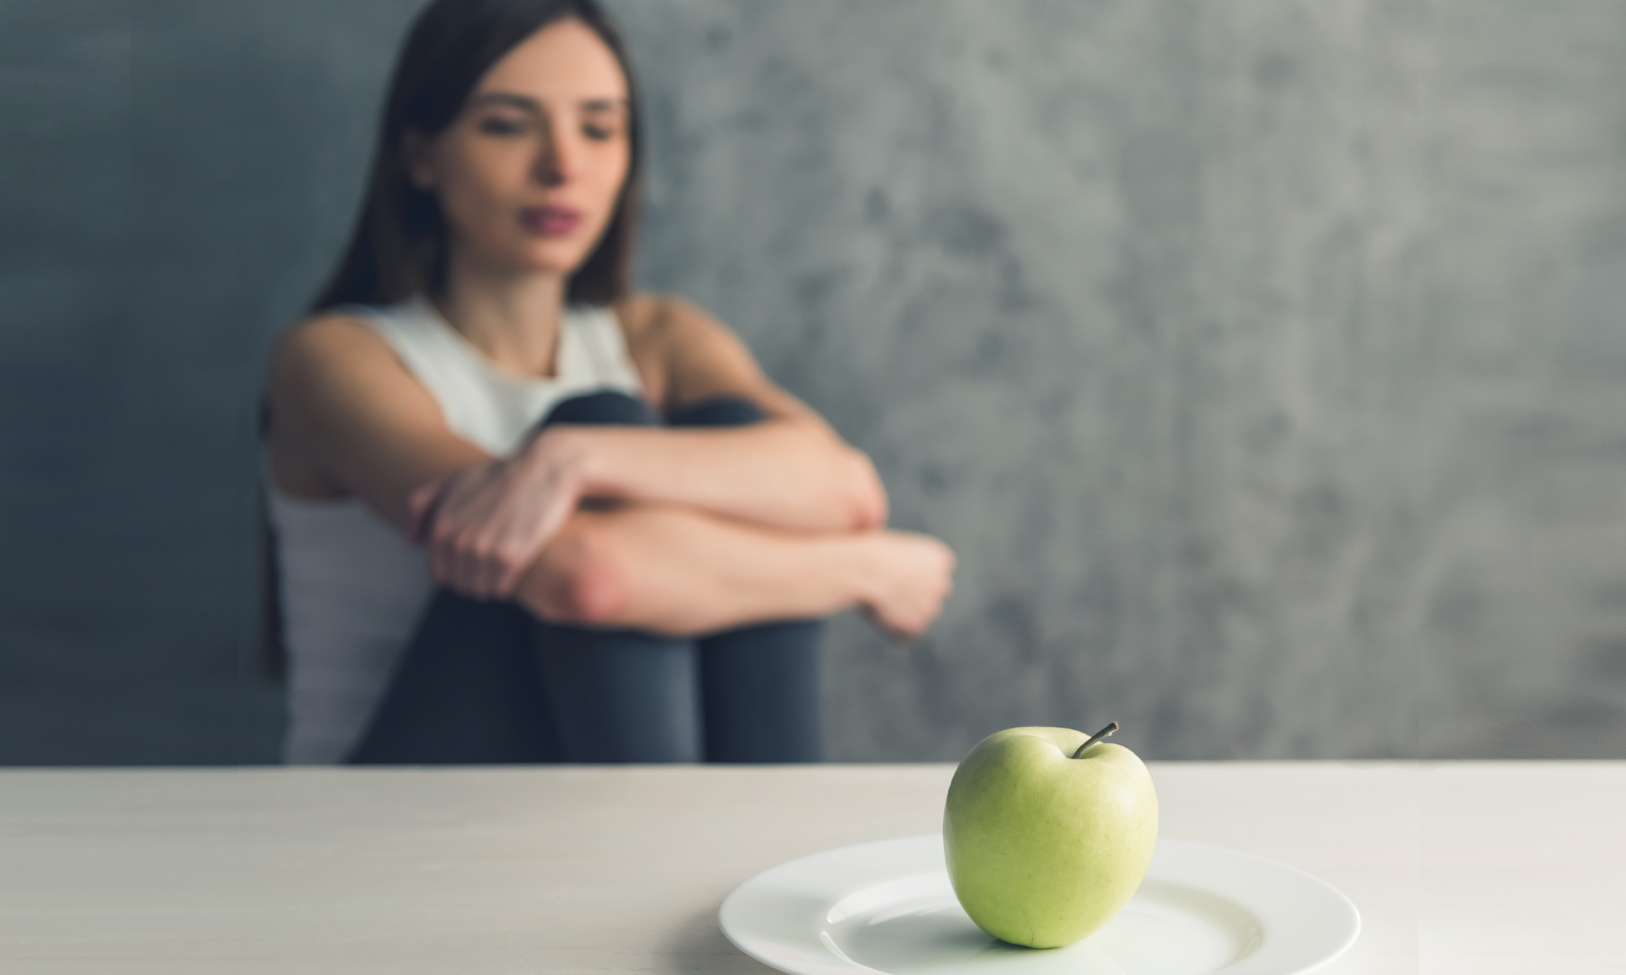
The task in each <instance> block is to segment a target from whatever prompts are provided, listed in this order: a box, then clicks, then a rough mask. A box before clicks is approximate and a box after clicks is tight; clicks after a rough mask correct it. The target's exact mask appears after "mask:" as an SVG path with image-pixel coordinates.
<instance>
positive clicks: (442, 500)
mask: <svg viewBox="0 0 1626 975" xmlns="http://www.w3.org/2000/svg"><path fill="white" fill-rule="evenodd" d="M580 446H581V445H580V444H579V443H577V441H576V439H575V438H572V437H569V436H568V435H566V434H565V431H563V430H549V431H545V432H544V433H542V434H540V435H539V436H537V437H536V438H535V439H533V440H532V441H531V442H530V443H528V444H527V445H526V446H525V447H524V448H522V449H521V450H520V451H519V452H518V453H516V454H515V455H514V456H512V457H505V458H499V459H497V460H493V461H491V462H489V463H485V464H476V465H474V466H472V467H465V468H462V469H460V470H456V471H453V472H452V473H450V474H448V475H446V476H445V477H442V478H440V479H439V480H436V481H432V482H430V483H429V484H426V485H424V486H423V487H421V488H419V489H417V490H416V491H414V492H413V493H412V497H411V500H410V502H409V504H410V508H411V515H412V525H411V531H410V532H409V537H410V538H411V540H412V542H413V543H414V544H421V545H424V546H425V547H426V548H427V549H428V552H427V555H428V559H429V572H430V575H431V576H432V577H433V578H434V580H435V582H436V583H438V584H440V585H443V586H448V587H450V588H452V589H455V590H457V591H458V592H460V593H462V594H464V595H466V596H472V597H474V598H476V599H505V598H508V597H510V596H512V595H513V594H514V589H515V587H516V586H517V585H518V583H519V579H520V576H521V575H523V574H524V572H525V570H526V569H527V568H528V567H529V566H530V564H531V562H532V561H534V560H535V559H536V557H537V555H538V553H540V552H541V551H542V549H543V548H544V547H545V546H546V545H547V544H548V542H549V541H550V540H552V538H553V536H554V535H555V534H557V533H558V531H559V528H560V527H561V526H562V525H563V524H564V523H565V520H566V519H567V518H569V517H570V515H571V513H572V512H574V511H575V510H576V506H577V505H578V504H579V503H580V501H581V498H582V490H583V483H584V478H583V476H582V463H581V461H582V451H581V449H580Z"/></svg>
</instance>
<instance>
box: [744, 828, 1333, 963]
mask: <svg viewBox="0 0 1626 975" xmlns="http://www.w3.org/2000/svg"><path fill="white" fill-rule="evenodd" d="M719 920H720V921H721V922H722V928H723V933H724V934H725V935H727V936H728V940H730V941H732V942H734V944H735V946H736V947H738V948H739V949H740V950H741V951H743V952H745V953H746V954H748V955H750V956H751V957H752V958H755V959H757V960H758V961H760V962H763V963H765V964H768V965H772V966H773V967H774V968H777V969H779V970H780V971H783V972H791V973H793V975H836V973H843V975H848V973H852V972H863V971H868V972H883V973H888V975H938V973H947V972H976V973H979V975H982V973H987V975H995V973H1013V975H1017V973H1019V975H1049V973H1052V972H1055V973H1059V972H1068V973H1070V975H1151V973H1156V975H1206V973H1209V972H1218V971H1220V970H1221V969H1223V970H1224V971H1225V972H1226V975H1298V973H1302V972H1310V971H1314V970H1315V969H1317V968H1320V967H1321V966H1323V965H1326V964H1327V963H1329V962H1331V961H1332V960H1333V959H1335V958H1337V957H1338V956H1339V955H1342V954H1343V953H1344V952H1345V951H1348V950H1349V946H1350V945H1352V944H1354V943H1355V937H1356V935H1358V934H1359V933H1360V930H1361V918H1360V914H1359V913H1358V912H1357V911H1356V910H1355V905H1354V904H1352V903H1350V901H1349V898H1347V897H1345V896H1344V895H1343V894H1341V893H1339V892H1338V890H1337V889H1336V888H1334V887H1332V886H1331V885H1329V884H1327V883H1325V882H1324V881H1321V880H1317V879H1316V878H1315V877H1312V876H1310V875H1309V874H1307V873H1304V872H1303V871H1300V870H1295V869H1293V868H1292V867H1288V866H1284V865H1283V864H1280V863H1276V862H1274V861H1271V860H1264V859H1261V858H1259V857H1255V856H1249V855H1248V854H1246V853H1237V852H1236V851H1234V850H1226V849H1222V848H1220V847H1217V846H1205V845H1203V844H1200V843H1182V842H1180V841H1178V840H1158V843H1157V852H1156V854H1155V855H1154V856H1153V857H1152V866H1151V869H1150V870H1148V871H1147V873H1146V879H1145V880H1144V881H1142V883H1141V885H1140V889H1139V890H1138V891H1136V892H1135V896H1134V897H1133V898H1132V899H1131V900H1130V901H1129V904H1128V905H1127V906H1125V907H1124V909H1123V912H1122V913H1120V914H1119V915H1118V916H1117V917H1116V918H1114V919H1113V920H1112V922H1111V923H1110V924H1108V925H1107V926H1106V927H1104V928H1102V929H1101V930H1100V931H1097V932H1096V933H1095V934H1093V935H1091V936H1090V937H1088V938H1085V939H1084V940H1083V941H1080V942H1079V943H1077V944H1075V945H1071V946H1069V947H1066V948H1055V949H1051V950H1047V951H1035V950H1033V949H1031V948H1018V947H1014V946H1012V945H1008V944H1005V943H1004V942H1002V941H998V940H995V939H994V938H992V937H990V936H989V935H987V934H984V933H983V932H982V931H981V930H980V929H979V928H978V927H977V926H976V925H975V924H972V923H971V919H970V918H969V917H967V916H966V913H965V911H963V910H961V908H960V903H959V901H958V900H956V899H955V897H954V889H953V888H952V887H951V886H949V879H948V872H947V870H946V869H945V868H944V866H943V840H942V837H940V836H914V837H910V838H908V839H901V840H885V841H883V842H880V843H865V844H863V845H862V846H849V847H846V848H844V849H840V850H831V851H829V852H827V853H820V854H817V855H815V856H810V857H804V858H803V859H800V860H793V861H791V862H790V863H786V864H782V865H780V866H777V867H774V868H773V869H772V870H769V871H766V872H765V873H761V874H758V875H757V876H755V877H752V878H751V879H750V880H747V881H746V882H745V883H743V884H741V885H740V886H739V887H737V888H735V890H734V892H733V893H732V894H730V895H728V899H727V900H725V901H723V907H722V911H721V913H720V916H719Z"/></svg>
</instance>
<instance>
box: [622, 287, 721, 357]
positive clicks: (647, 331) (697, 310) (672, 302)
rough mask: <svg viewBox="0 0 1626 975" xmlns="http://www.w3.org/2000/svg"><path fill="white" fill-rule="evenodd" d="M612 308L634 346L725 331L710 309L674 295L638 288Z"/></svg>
mask: <svg viewBox="0 0 1626 975" xmlns="http://www.w3.org/2000/svg"><path fill="white" fill-rule="evenodd" d="M613 308H614V310H615V314H616V318H618V319H619V320H620V322H621V328H622V330H623V331H624V332H625V333H626V336H627V342H628V344H629V345H631V346H632V347H633V348H634V349H638V348H646V347H659V346H663V345H666V344H667V343H669V342H671V341H672V340H674V339H682V338H691V339H692V338H693V337H695V336H696V335H702V334H708V333H710V334H715V333H717V332H727V331H728V328H727V326H725V325H724V324H723V323H722V322H720V321H718V320H717V318H716V317H715V316H713V315H712V314H711V313H709V312H707V311H706V310H705V309H703V308H701V307H700V306H699V305H696V304H695V303H694V302H692V301H689V300H688V299H686V298H681V297H679V296H677V295H671V294H660V293H655V292H640V293H638V294H632V295H628V296H627V297H625V298H622V299H621V300H620V301H618V302H616V303H615V305H614V306H613Z"/></svg>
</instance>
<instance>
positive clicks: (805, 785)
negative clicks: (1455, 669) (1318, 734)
mask: <svg viewBox="0 0 1626 975" xmlns="http://www.w3.org/2000/svg"><path fill="white" fill-rule="evenodd" d="M1151 769H1152V775H1153V779H1154V781H1155V782H1156V784H1157V788H1158V794H1159V802H1160V808H1161V821H1162V829H1161V834H1162V835H1163V836H1165V837H1173V838H1179V839H1186V840H1197V841H1202V842H1206V843H1213V844H1218V845H1221V846H1227V847H1232V848H1234V849H1238V850H1245V851H1247V852H1250V853H1255V854H1258V855H1261V856H1265V857H1270V858H1272V859H1275V860H1280V861H1282V862H1285V863H1288V864H1291V865H1293V866H1295V867H1299V868H1301V869H1304V870H1307V871H1309V872H1311V873H1313V874H1316V875H1317V876H1320V877H1322V878H1323V879H1325V880H1327V881H1329V882H1331V883H1332V884H1334V885H1335V886H1337V887H1338V888H1340V889H1341V890H1343V891H1344V892H1345V893H1346V894H1348V895H1349V897H1350V898H1351V899H1352V900H1354V902H1355V904H1356V905H1357V906H1358V907H1359V908H1360V911H1361V915H1362V920H1363V925H1364V929H1363V931H1362V934H1361V937H1360V940H1359V941H1358V942H1357V943H1356V945H1355V947H1354V948H1353V949H1352V950H1351V952H1350V953H1349V954H1348V955H1346V956H1345V957H1344V958H1343V959H1342V960H1340V961H1338V962H1337V963H1335V964H1333V965H1332V966H1330V967H1328V968H1325V969H1323V971H1325V972H1328V973H1332V975H1355V973H1379V972H1381V973H1391V972H1395V973H1398V972H1408V973H1410V972H1419V971H1423V972H1429V973H1457V972H1462V973H1470V972H1471V973H1474V975H1500V973H1515V972H1516V973H1519V975H1525V973H1531V972H1540V973H1544V975H1545V973H1569V972H1576V973H1593V972H1597V973H1603V972H1608V973H1619V972H1623V971H1626V933H1623V932H1626V841H1623V840H1622V833H1623V826H1626V762H1589V763H1587V762H1576V763H1558V762H1527V763H1460V764H1458V763H1452V764H1444V765H1425V766H1419V765H1417V764H1395V765H1380V764H1363V763H1352V764H1343V763H1224V764H1221V763H1201V764H1199V763H1153V764H1152V765H1151ZM952 772H953V767H952V766H948V765H913V766H896V765H870V766H841V765H826V766H805V767H788V768H785V767H781V768H771V767H770V768H738V767H736V768H728V767H705V766H700V767H694V766H686V767H678V766H667V767H641V768H638V767H622V768H586V767H558V768H543V769H451V770H358V769H343V770H333V769H329V770H322V769H312V770H297V769H242V770H224V769H221V770H184V771H182V770H174V771H171V770H128V771H120V770H8V771H0V972H5V973H8V975H9V973H27V975H57V973H75V975H77V973H88V972H95V973H100V972H120V973H125V972H155V973H156V972H162V973H165V975H191V973H205V972H207V973H210V975H218V973H238V972H242V973H262V972H265V973H269V972H277V973H375V972H376V973H385V972H388V973H391V975H415V973H430V972H433V973H459V975H461V973H486V972H490V973H502V975H520V973H529V972H539V973H540V972H549V973H554V972H623V971H657V972H759V973H760V972H766V971H768V969H766V968H764V967H763V966H761V965H759V964H758V963H756V962H754V961H752V960H750V959H749V958H746V957H745V956H743V955H741V954H740V953H738V952H737V951H735V950H734V948H733V947H732V946H730V945H729V944H728V942H727V941H726V940H725V939H724V938H723V936H722V934H721V933H720V932H719V930H718V927H717V920H716V919H717V908H718V905H719V904H720V903H721V902H722V899H723V897H724V896H726V895H727V894H728V892H729V891H730V890H731V889H732V888H733V887H734V886H735V885H736V884H738V883H740V882H741V881H743V880H745V879H746V878H748V877H750V876H752V875H753V874H755V873H757V872H758V871H761V870H763V869H766V868H768V867H771V866H774V865H775V864H778V863H782V862H784V861H786V860H789V859H792V858H795V857H799V856H803V855H806V854H810V853H816V852H818V851H821V850H827V849H831V848H833V847H838V846H844V845H847V844H851V843H859V842H865V841H869V840H876V839H885V838H889V837H898V836H909V835H914V834H919V833H927V832H935V831H937V829H938V828H939V826H940V820H941V816H942V805H943V797H944V793H945V791H946V789H947V786H948V780H949V777H950V775H951V774H952Z"/></svg>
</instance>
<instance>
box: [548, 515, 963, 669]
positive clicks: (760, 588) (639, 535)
mask: <svg viewBox="0 0 1626 975" xmlns="http://www.w3.org/2000/svg"><path fill="white" fill-rule="evenodd" d="M952 566H953V556H952V555H951V554H950V553H949V552H948V550H947V549H946V548H945V547H943V546H942V545H941V543H938V542H936V541H935V540H932V539H928V538H925V537H924V536H915V535H906V534H902V533H897V532H795V531H785V530H778V529H772V528H765V527H762V526H757V525H751V524H747V523H742V522H739V521H736V520H732V519H725V518H719V517H716V516H713V515H708V514H705V513H703V512H699V511H696V510H694V509H685V508H681V507H674V506H669V505H635V506H628V507H625V508H621V509H618V510H614V511H583V512H579V513H578V514H577V515H575V516H574V517H573V518H572V519H571V521H570V523H569V524H568V525H567V526H566V529H565V530H564V531H562V532H561V533H560V535H559V537H558V538H557V539H556V540H555V542H554V543H553V544H551V545H549V546H548V548H547V549H546V550H545V551H544V552H543V554H542V557H541V558H539V559H538V560H537V562H536V563H535V564H534V565H533V566H532V568H531V570H530V571H529V572H528V573H527V574H526V575H525V577H524V578H523V579H522V580H521V583H520V586H519V590H518V593H517V595H518V598H519V601H520V602H521V603H522V604H524V605H526V606H527V607H528V608H530V609H531V610H532V611H533V612H536V613H537V614H538V615H540V616H543V617H544V618H548V619H553V620H556V621H560V622H570V623H576V624H580V625H588V626H599V627H606V628H635V629H645V630H651V631H654V632H659V633H668V634H675V635H694V634H700V633H708V632H713V631H717V630H722V629H728V628H732V627H736V626H742V625H746V624H750V623H758V622H764V621H767V620H776V619H804V618H813V617H819V616H826V615H829V614H830V613H833V612H836V611H838V610H842V609H846V608H849V607H853V606H859V607H863V608H865V609H867V610H869V611H870V612H871V614H872V616H874V617H875V618H876V619H877V621H878V622H879V623H880V624H881V625H882V626H883V627H884V628H886V629H888V630H889V631H891V632H892V633H894V634H895V635H898V636H901V637H905V638H908V637H913V636H916V635H918V633H919V632H921V631H923V630H924V629H925V627H926V626H927V625H928V624H929V623H930V622H931V620H932V619H933V618H935V617H936V615H937V612H938V609H939V608H940V607H941V604H942V601H943V599H944V598H945V597H946V596H947V594H948V589H949V574H950V572H951V571H952Z"/></svg>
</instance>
